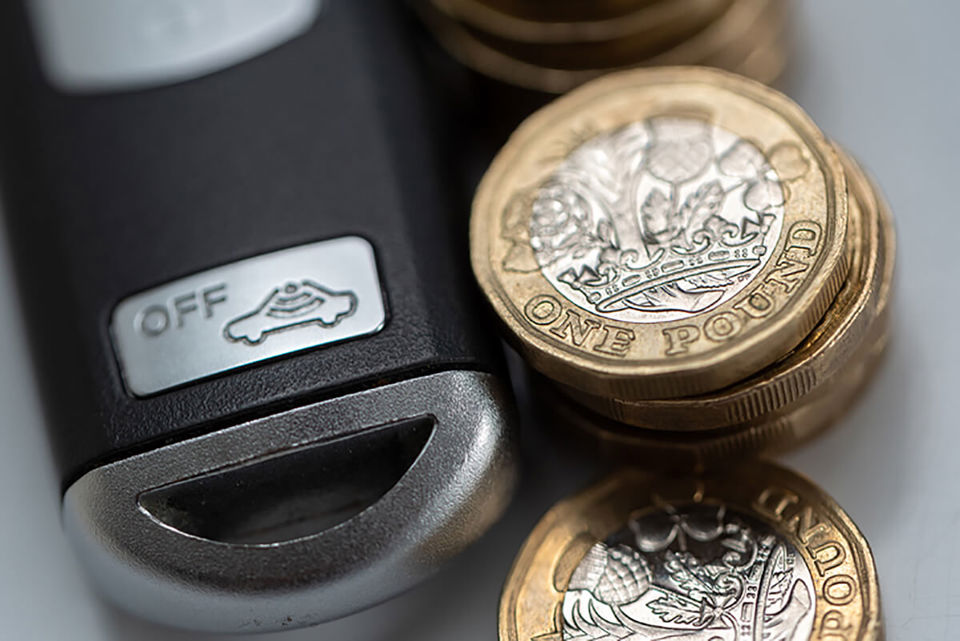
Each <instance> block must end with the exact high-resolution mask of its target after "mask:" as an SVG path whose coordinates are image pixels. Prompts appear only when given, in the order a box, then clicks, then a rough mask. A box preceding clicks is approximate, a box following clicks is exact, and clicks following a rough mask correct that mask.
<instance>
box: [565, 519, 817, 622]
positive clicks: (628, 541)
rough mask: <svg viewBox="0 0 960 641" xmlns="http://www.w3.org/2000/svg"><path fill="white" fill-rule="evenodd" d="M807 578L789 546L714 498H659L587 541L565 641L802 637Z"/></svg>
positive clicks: (573, 584) (807, 614) (568, 596)
mask: <svg viewBox="0 0 960 641" xmlns="http://www.w3.org/2000/svg"><path fill="white" fill-rule="evenodd" d="M814 594H815V588H814V585H813V579H812V576H811V574H810V570H809V568H808V567H807V565H806V564H805V563H804V562H803V560H802V558H801V557H800V554H799V552H798V551H797V550H796V548H794V546H793V545H792V544H791V543H790V542H789V541H787V540H786V539H784V538H783V537H782V536H781V535H779V534H778V533H776V531H775V530H773V529H772V528H771V527H769V526H767V525H765V524H763V523H761V522H759V521H757V520H756V519H752V518H747V517H745V516H743V515H739V514H734V513H732V512H730V511H728V510H727V509H726V507H725V506H723V505H702V504H691V505H683V506H673V505H669V504H668V505H662V506H660V507H659V508H655V509H652V510H645V511H640V512H636V513H634V514H633V515H631V517H630V520H629V522H628V524H627V527H626V528H624V529H623V530H622V531H620V532H618V533H616V534H614V535H613V536H611V537H609V538H608V539H607V540H606V541H605V542H602V543H597V544H596V545H594V546H593V547H592V548H591V549H590V550H589V552H588V553H587V554H586V556H585V557H584V558H583V560H581V561H580V563H579V565H578V566H577V568H576V569H575V570H574V573H573V575H572V576H571V578H570V583H569V586H568V588H567V590H566V592H565V593H564V596H563V603H562V607H561V612H562V618H563V628H562V630H563V635H562V636H563V639H564V641H594V640H598V639H604V640H606V641H613V640H619V639H631V640H635V641H646V640H659V639H671V640H672V641H683V640H697V641H705V640H710V641H714V640H716V641H736V640H746V639H751V640H769V641H801V640H806V639H808V638H810V635H811V632H812V630H813V624H814V614H815V612H814V609H815V608H814V603H813V601H814Z"/></svg>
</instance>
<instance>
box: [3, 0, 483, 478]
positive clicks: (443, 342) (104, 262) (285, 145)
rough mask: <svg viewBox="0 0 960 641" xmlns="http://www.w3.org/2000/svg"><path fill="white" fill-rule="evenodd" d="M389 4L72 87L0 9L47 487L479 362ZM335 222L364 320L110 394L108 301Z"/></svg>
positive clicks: (448, 211)
mask: <svg viewBox="0 0 960 641" xmlns="http://www.w3.org/2000/svg"><path fill="white" fill-rule="evenodd" d="M398 5H399V3H396V2H393V1H392V0H377V1H365V2H335V3H330V6H329V7H327V9H326V10H325V11H324V12H323V14H322V15H321V16H320V18H319V19H318V20H317V22H316V24H315V25H314V27H313V28H312V29H311V30H310V31H309V32H308V33H306V34H305V35H303V36H301V37H299V38H296V39H294V40H292V41H290V42H288V43H286V44H284V45H282V46H280V47H279V48H277V49H274V50H272V51H269V52H268V53H266V54H264V55H262V56H259V57H256V58H253V59H251V60H248V61H246V62H244V63H242V64H239V65H237V66H233V67H230V68H228V69H226V70H224V71H221V72H219V73H216V74H213V75H210V76H207V77H204V78H201V79H198V80H195V81H190V82H187V83H183V84H178V85H173V86H167V87H162V88H157V89H151V90H146V91H141V92H133V93H114V94H106V95H97V96H69V95H66V94H63V93H60V92H58V91H56V90H55V89H53V88H52V87H51V86H50V85H49V84H48V83H47V82H46V80H45V79H44V77H43V74H42V72H41V69H40V67H39V64H38V59H37V56H36V51H35V47H34V43H33V42H32V41H31V38H30V30H29V29H28V28H27V22H26V16H25V13H24V10H23V7H22V6H20V3H16V2H4V3H0V47H2V52H0V85H2V86H3V87H4V94H5V96H4V98H3V100H2V101H0V109H2V113H0V162H2V174H0V183H2V184H3V189H4V194H3V195H4V198H5V203H4V204H5V209H6V218H7V224H8V231H9V236H10V238H11V246H12V249H13V254H14V260H15V267H16V270H17V277H18V282H19V289H20V292H21V297H22V299H23V301H24V307H25V315H26V323H27V325H28V326H29V327H30V333H31V339H32V347H33V350H34V355H35V360H36V361H37V363H38V371H39V375H40V378H41V385H42V388H43V394H44V400H45V406H46V409H47V411H48V422H49V424H50V425H51V429H52V430H53V431H54V434H53V437H54V438H53V441H54V449H55V453H56V456H57V459H58V462H59V467H60V470H61V473H62V480H63V482H64V484H68V483H69V482H71V481H72V480H74V479H75V478H77V477H78V476H79V475H80V474H81V473H83V472H84V471H86V470H88V469H90V468H91V467H93V466H94V465H97V464H100V463H102V462H105V461H108V460H111V459H114V458H117V457H118V456H120V455H124V454H127V453H132V452H136V451H142V450H144V449H146V448H147V447H153V446H156V445H159V444H161V443H166V442H171V441H174V440H180V439H182V438H185V437H186V436H188V435H192V434H198V433H203V432H209V431H211V430H214V429H218V428H220V427H223V426H226V425H231V424H236V423H238V422H240V421H242V420H248V419H252V418H255V417H257V416H262V415H265V414H267V413H270V412H273V411H277V410H279V409H283V408H287V407H291V406H293V405H299V404H302V403H306V402H309V401H313V400H318V399H321V398H326V397H330V396H334V395H338V394H340V393H345V392H347V391H351V390H358V389H363V388H365V387H368V386H370V385H372V384H379V383H382V382H385V381H390V380H399V379H401V378H404V377H408V376H413V375H419V374H423V373H427V372H431V371H438V370H443V369H451V368H463V369H478V370H484V371H487V370H489V369H491V368H492V367H494V366H495V363H492V362H491V361H492V360H493V359H494V358H495V355H496V354H497V352H498V350H497V349H496V348H495V346H494V345H493V343H492V342H491V338H492V337H491V336H490V334H491V332H489V331H488V328H486V327H484V326H483V325H482V323H483V318H482V315H478V314H477V309H478V308H477V307H475V299H474V289H473V285H472V284H471V281H470V279H469V275H468V271H467V269H468V268H467V260H466V251H465V247H464V245H465V242H464V240H465V236H466V234H465V233H464V231H463V229H464V227H465V219H466V213H465V212H461V211H458V210H455V209H454V208H453V207H451V202H452V199H450V198H448V194H447V193H445V192H446V191H447V183H446V181H445V180H444V178H443V175H444V174H443V171H444V163H443V159H442V157H441V155H440V154H439V152H438V151H437V145H436V142H437V140H438V139H439V138H441V137H442V126H441V125H439V124H438V123H437V121H436V119H435V118H434V114H431V113H430V110H431V109H432V107H431V104H432V103H431V102H430V101H429V100H427V97H428V95H427V91H429V89H428V88H427V86H426V85H425V84H423V83H422V79H421V78H420V77H419V76H418V71H417V66H416V64H415V63H416V60H415V52H413V51H412V49H411V48H410V40H409V39H408V38H407V37H406V36H407V34H406V31H405V30H406V28H407V26H408V25H406V23H405V21H406V20H408V19H409V18H408V17H407V16H406V14H405V13H403V11H402V7H400V6H398ZM400 23H404V24H403V25H401V24H400ZM350 234H354V235H358V236H362V237H364V238H366V239H368V240H369V241H370V242H371V243H372V244H373V246H374V249H375V252H376V256H377V261H378V264H379V267H380V270H381V274H380V278H381V282H382V285H383V287H384V290H385V302H386V308H387V321H386V326H385V328H384V329H383V331H381V332H380V333H378V334H376V335H374V336H369V337H366V338H362V339H356V340H352V341H348V342H344V343H340V344H336V345H332V346H328V347H323V348H320V349H317V350H314V351H309V352H306V353H303V354H298V355H295V356H292V357H286V358H279V359H277V360H273V361H269V362H266V363H262V364H257V365H254V366H251V367H249V368H246V369H242V370H237V371H234V372H231V373H228V374H225V375H222V376H219V377H215V378H212V379H209V380H205V381H203V382H199V383H195V384H191V385H188V386H186V387H182V388H180V389H176V390H173V391H168V392H163V393H161V394H159V395H156V396H153V397H150V398H146V399H136V398H134V397H132V396H131V395H129V394H128V393H127V392H126V391H125V389H124V386H123V383H122V381H121V378H120V374H119V369H118V366H117V363H116V361H115V358H114V354H113V349H112V347H111V344H110V336H109V331H108V325H109V317H110V313H111V311H112V309H113V308H114V306H115V305H116V304H117V303H118V302H119V301H120V300H122V299H123V298H124V297H126V296H129V295H130V294H132V293H135V292H137V291H140V290H143V289H145V288H149V287H152V286H156V285H159V284H162V283H164V282H167V281H170V280H172V279H175V278H178V277H181V276H185V275H188V274H191V273H193V272H196V271H199V270H203V269H207V268H210V267H213V266H216V265H220V264H224V263H228V262H231V261H235V260H238V259H241V258H245V257H250V256H255V255H258V254H261V253H263V252H268V251H272V250H276V249H280V248H284V247H290V246H293V245H297V244H301V243H305V242H310V241H314V240H321V239H325V238H334V237H338V236H344V235H350Z"/></svg>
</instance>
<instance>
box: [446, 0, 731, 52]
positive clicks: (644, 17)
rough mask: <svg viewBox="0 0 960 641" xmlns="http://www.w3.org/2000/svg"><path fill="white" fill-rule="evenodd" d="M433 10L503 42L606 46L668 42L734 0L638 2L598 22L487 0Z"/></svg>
mask: <svg viewBox="0 0 960 641" xmlns="http://www.w3.org/2000/svg"><path fill="white" fill-rule="evenodd" d="M433 3H434V5H435V6H436V7H437V8H438V9H440V10H441V11H443V12H444V13H445V14H446V15H448V16H450V17H451V18H454V19H457V20H460V21H462V22H463V23H464V24H466V25H468V26H469V27H472V28H474V29H476V30H477V31H479V32H483V33H488V34H491V35H495V36H496V37H498V38H500V39H502V40H511V41H515V42H525V43H535V44H552V43H560V44H571V43H577V42H603V41H609V40H614V39H617V38H624V37H636V36H639V35H641V34H644V35H646V36H648V37H652V38H658V39H661V40H662V41H667V40H668V39H669V38H670V37H671V36H672V35H673V34H674V33H676V29H677V27H678V26H679V25H683V24H687V25H689V24H694V25H695V24H701V25H703V24H706V23H707V22H708V21H709V20H711V19H712V18H714V17H716V16H717V15H718V14H719V13H720V12H721V11H722V10H723V8H724V7H725V5H727V4H729V0H659V1H657V2H649V3H638V4H637V6H636V7H633V8H630V9H629V10H622V11H619V12H617V13H616V14H614V15H607V16H603V17H600V18H599V19H591V18H590V17H589V16H583V15H582V11H581V13H580V15H577V16H576V18H577V19H574V20H569V19H566V20H565V19H564V17H563V14H562V13H559V12H558V14H555V17H553V18H552V19H551V18H549V17H548V18H547V19H543V18H544V16H541V18H540V19H531V18H527V17H523V16H522V15H519V16H518V15H516V14H514V13H511V12H507V11H502V10H498V9H496V8H494V7H491V6H490V5H489V4H488V3H485V2H483V1H482V0H434V2H433Z"/></svg>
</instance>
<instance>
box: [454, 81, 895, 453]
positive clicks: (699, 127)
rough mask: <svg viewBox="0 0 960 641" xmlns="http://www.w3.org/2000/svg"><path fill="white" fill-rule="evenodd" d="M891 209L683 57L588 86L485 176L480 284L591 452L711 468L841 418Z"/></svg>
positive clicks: (882, 274)
mask: <svg viewBox="0 0 960 641" xmlns="http://www.w3.org/2000/svg"><path fill="white" fill-rule="evenodd" d="M894 245H895V238H894V231H893V225H892V221H891V216H890V211H889V209H888V207H887V206H886V204H885V203H884V201H883V199H882V198H881V197H880V196H879V194H878V190H877V189H876V187H875V185H874V184H873V183H872V182H871V181H870V179H869V178H867V176H866V175H865V174H864V171H863V170H862V169H861V168H860V167H859V165H858V164H857V163H856V162H855V161H854V160H853V159H852V158H851V157H850V156H849V155H848V154H847V153H845V152H843V151H842V150H840V149H838V147H837V146H836V145H834V144H832V143H831V142H830V141H829V140H828V139H827V138H826V137H825V136H824V135H823V133H822V132H821V131H820V130H819V129H818V128H817V126H816V125H815V124H814V123H813V122H812V121H811V120H810V118H809V117H808V116H807V115H806V114H805V113H804V112H803V111H802V110H801V109H800V108H799V107H798V106H797V105H796V104H794V103H793V102H792V101H790V100H789V99H788V98H786V97H785V96H783V95H782V94H780V93H778V92H776V91H774V90H772V89H770V88H768V87H765V86H763V85H761V84H759V83H757V82H754V81H751V80H748V79H746V78H743V77H741V76H737V75H734V74H730V73H726V72H721V71H717V70H711V69H706V68H696V67H677V68H660V69H643V70H634V71H627V72H621V73H617V74H612V75H610V76H607V77H605V78H602V79H599V80H596V81H593V82H591V83H589V84H587V85H585V86H584V87H582V88H580V89H578V90H575V91H574V92H572V93H570V94H568V95H567V96H564V97H562V98H560V99H558V100H556V101H555V102H553V103H552V104H550V105H548V106H547V107H545V108H544V109H542V110H540V111H539V112H537V113H535V114H534V115H533V116H531V117H530V118H529V119H528V120H527V121H526V122H524V123H523V124H522V125H521V126H520V128H519V129H518V130H517V131H516V132H515V133H514V135H513V136H512V137H511V139H510V140H509V141H508V143H507V144H506V146H505V147H504V148H503V149H502V150H501V151H500V153H499V154H498V155H497V157H496V158H495V160H494V161H493V163H492V165H491V166H490V168H489V169H488V171H487V173H486V175H485V176H484V178H483V180H482V182H481V184H480V186H479V188H478V191H477V195H476V199H475V201H474V206H473V215H472V219H471V254H472V262H473V267H474V272H475V274H476V276H477V279H478V281H479V282H480V285H481V287H482V289H483V291H484V293H485V294H486V296H487V298H488V299H489V301H490V303H491V305H492V306H493V308H494V310H495V312H496V314H497V316H498V317H499V319H500V320H501V321H502V325H503V327H504V328H505V332H506V335H507V337H508V339H510V341H511V342H512V344H513V345H514V346H515V348H516V349H517V351H518V352H519V353H520V354H521V355H522V356H523V357H524V358H525V359H526V361H527V362H528V363H529V364H530V365H531V366H532V367H533V368H534V369H535V370H537V371H538V372H539V374H540V381H539V384H538V385H537V389H538V390H539V391H540V396H541V398H544V399H546V400H548V403H546V405H547V407H548V409H549V410H550V411H551V412H552V414H554V415H555V416H556V417H557V418H558V419H561V421H560V422H566V423H568V424H569V425H572V426H573V427H575V428H576V431H577V432H578V433H581V434H589V435H590V437H591V440H592V442H596V443H598V444H599V445H600V446H601V447H603V448H605V449H606V450H607V451H610V452H614V453H616V452H621V453H624V454H628V455H629V456H630V457H631V458H633V459H636V457H637V452H646V453H648V454H651V455H652V458H657V459H663V460H666V459H668V458H669V456H667V455H668V454H675V455H677V456H679V457H683V458H691V459H693V460H696V461H702V460H703V459H706V458H711V457H723V456H729V455H734V454H749V453H757V452H769V451H771V450H777V449H781V448H784V447H787V446H790V445H793V444H795V443H797V442H798V441H801V440H803V439H806V438H809V437H810V436H812V435H814V434H815V433H817V432H818V431H819V430H820V429H822V428H824V427H825V426H827V425H829V424H830V423H832V422H833V421H834V420H835V419H836V418H837V417H838V416H839V415H840V414H842V413H843V412H844V411H845V410H846V409H847V408H848V407H849V406H850V405H851V402H852V400H853V399H854V397H855V396H856V394H857V392H858V391H859V390H860V389H861V388H862V387H863V386H864V384H865V383H866V381H867V380H868V379H869V378H870V375H871V373H872V372H873V371H874V369H875V367H876V365H877V363H878V361H879V359H880V357H881V355H882V353H883V349H884V347H885V345H886V343H887V338H888V332H889V313H888V308H889V300H890V290H891V284H892V280H893V266H894Z"/></svg>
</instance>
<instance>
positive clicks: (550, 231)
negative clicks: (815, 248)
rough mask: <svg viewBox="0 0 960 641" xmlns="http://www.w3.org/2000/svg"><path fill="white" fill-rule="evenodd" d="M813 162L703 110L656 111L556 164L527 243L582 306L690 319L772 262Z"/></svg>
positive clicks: (632, 317)
mask: <svg viewBox="0 0 960 641" xmlns="http://www.w3.org/2000/svg"><path fill="white" fill-rule="evenodd" d="M807 169H808V167H807V164H806V162H805V161H804V160H803V158H802V155H801V153H800V150H799V149H798V148H797V147H796V146H795V145H791V144H780V145H777V146H775V147H774V148H773V149H771V150H769V151H768V153H766V154H765V153H764V152H763V151H762V150H761V149H759V148H758V147H757V146H756V145H755V144H754V143H752V142H751V141H749V140H745V139H742V138H740V137H738V136H737V135H735V134H733V133H731V132H729V131H726V130H724V129H722V128H720V127H717V126H715V125H713V124H711V123H708V122H706V121H704V120H699V119H696V118H691V117H676V116H660V117H652V118H649V119H647V120H646V121H644V122H642V123H633V124H629V125H626V126H623V127H620V128H618V129H616V130H614V131H611V132H607V133H603V134H600V135H597V136H595V137H593V138H591V139H589V140H587V141H586V142H585V143H583V144H581V145H580V146H579V147H577V148H576V149H575V150H574V151H573V152H572V153H571V154H570V155H569V156H568V157H567V158H566V159H565V160H564V161H563V162H562V163H561V164H560V165H559V167H557V169H556V170H555V171H554V172H553V173H552V174H551V175H550V177H549V178H548V179H547V180H546V181H545V182H544V183H543V184H542V185H541V186H540V187H539V188H538V189H537V191H536V193H535V195H534V196H533V199H532V204H531V207H532V211H531V216H530V236H529V238H530V246H531V247H532V249H533V250H534V253H535V255H536V259H537V263H538V265H539V267H540V270H541V272H542V273H543V275H544V276H545V277H546V278H547V280H549V281H550V283H551V284H552V285H553V286H554V287H555V288H556V289H557V291H558V292H560V293H561V294H563V295H564V297H566V298H567V299H568V300H569V301H570V302H572V303H574V304H575V305H577V306H579V307H581V308H583V309H585V310H587V311H590V312H593V313H596V314H599V315H602V316H604V317H606V318H610V319H612V320H620V321H627V322H641V323H653V322H658V323H659V322H668V321H672V320H678V319H683V318H688V317H690V316H692V315H695V314H698V313H701V312H703V311H705V310H708V309H711V308H713V307H716V306H717V305H719V304H721V303H723V302H724V301H727V300H729V299H730V298H732V297H733V296H735V295H736V294H737V293H738V292H740V291H741V290H743V289H744V287H746V286H747V285H748V284H749V283H750V282H751V280H753V279H754V277H755V276H756V275H757V274H758V272H759V271H760V270H761V269H762V268H763V266H764V265H765V264H766V263H767V261H768V260H769V258H770V256H771V254H772V253H773V252H772V249H773V247H774V246H775V245H776V242H777V240H778V239H779V237H780V231H781V228H782V225H783V218H784V204H785V201H786V198H787V195H788V190H787V185H786V184H785V183H787V182H788V181H790V180H793V179H796V178H798V177H800V176H802V175H803V174H804V173H805V172H806V171H807ZM782 172H784V173H786V175H781V173H782ZM504 267H505V268H507V269H509V268H510V265H504Z"/></svg>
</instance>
